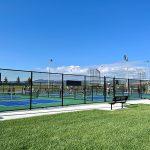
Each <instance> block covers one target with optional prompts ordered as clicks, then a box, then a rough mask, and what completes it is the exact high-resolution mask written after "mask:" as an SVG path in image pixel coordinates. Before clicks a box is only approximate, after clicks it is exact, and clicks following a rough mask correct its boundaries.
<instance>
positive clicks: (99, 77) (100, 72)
mask: <svg viewBox="0 0 150 150" xmlns="http://www.w3.org/2000/svg"><path fill="white" fill-rule="evenodd" d="M96 71H97V72H98V74H99V81H100V84H101V72H100V71H99V70H98V69H96Z"/></svg>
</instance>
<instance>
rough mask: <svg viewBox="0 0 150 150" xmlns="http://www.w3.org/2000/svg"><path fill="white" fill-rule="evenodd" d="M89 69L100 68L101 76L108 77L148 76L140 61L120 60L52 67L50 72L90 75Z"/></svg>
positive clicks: (142, 77)
mask: <svg viewBox="0 0 150 150" xmlns="http://www.w3.org/2000/svg"><path fill="white" fill-rule="evenodd" d="M89 69H98V70H99V71H100V73H101V76H107V77H114V76H115V77H118V78H127V77H128V76H129V78H138V79H139V78H141V79H145V78H146V77H147V74H148V73H147V72H148V70H147V68H146V66H143V64H142V63H140V62H139V61H134V62H128V63H125V62H120V63H114V64H101V65H95V66H86V67H81V66H74V65H70V66H60V67H56V68H54V67H53V68H50V72H53V73H65V74H81V75H89ZM39 70H40V71H46V72H47V71H48V70H49V68H48V67H47V68H46V69H39V68H38V71H39Z"/></svg>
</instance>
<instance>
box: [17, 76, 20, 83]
mask: <svg viewBox="0 0 150 150" xmlns="http://www.w3.org/2000/svg"><path fill="white" fill-rule="evenodd" d="M17 84H20V77H19V76H18V77H17Z"/></svg>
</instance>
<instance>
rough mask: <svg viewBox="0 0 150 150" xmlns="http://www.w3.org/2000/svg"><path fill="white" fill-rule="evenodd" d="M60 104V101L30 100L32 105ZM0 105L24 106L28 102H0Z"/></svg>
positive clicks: (28, 101) (28, 103)
mask: <svg viewBox="0 0 150 150" xmlns="http://www.w3.org/2000/svg"><path fill="white" fill-rule="evenodd" d="M58 102H61V100H45V99H44V100H43V99H38V100H32V104H49V103H58ZM0 105H3V106H25V105H30V100H22V101H17V100H16V101H0Z"/></svg>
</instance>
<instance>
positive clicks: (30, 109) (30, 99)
mask: <svg viewBox="0 0 150 150" xmlns="http://www.w3.org/2000/svg"><path fill="white" fill-rule="evenodd" d="M32 80H33V72H32V71H31V81H30V110H31V109H32V86H33V85H32V84H33V83H32Z"/></svg>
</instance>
